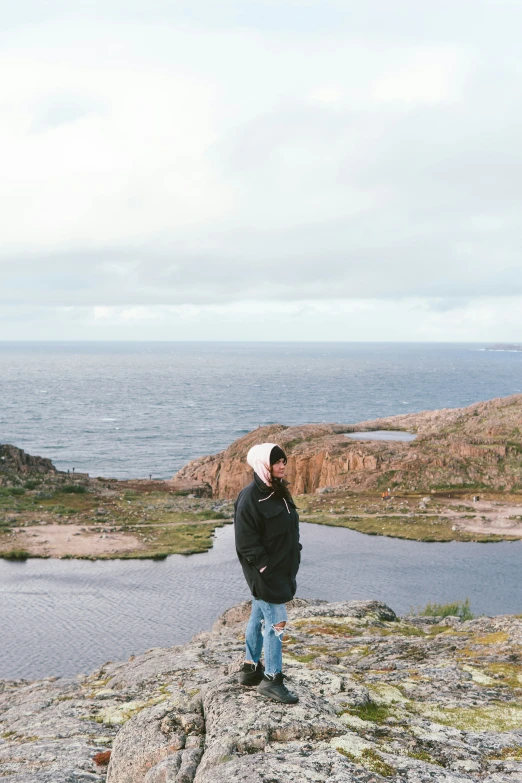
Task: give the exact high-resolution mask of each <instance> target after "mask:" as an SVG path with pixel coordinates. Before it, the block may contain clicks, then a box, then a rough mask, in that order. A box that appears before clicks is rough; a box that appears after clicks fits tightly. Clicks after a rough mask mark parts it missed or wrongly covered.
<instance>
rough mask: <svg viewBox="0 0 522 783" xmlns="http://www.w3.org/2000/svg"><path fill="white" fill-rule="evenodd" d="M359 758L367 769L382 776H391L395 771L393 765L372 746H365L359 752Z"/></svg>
mask: <svg viewBox="0 0 522 783" xmlns="http://www.w3.org/2000/svg"><path fill="white" fill-rule="evenodd" d="M361 759H362V761H363V764H364V766H365V767H366V768H367V769H370V770H371V771H372V772H376V773H377V775H382V777H383V778H391V777H392V776H393V775H395V773H396V772H397V770H396V769H395V767H392V765H391V764H388V763H387V762H386V761H385V760H384V759H383V758H382V756H380V755H379V754H378V753H377V751H376V750H373V749H372V748H365V749H364V750H363V752H362V753H361Z"/></svg>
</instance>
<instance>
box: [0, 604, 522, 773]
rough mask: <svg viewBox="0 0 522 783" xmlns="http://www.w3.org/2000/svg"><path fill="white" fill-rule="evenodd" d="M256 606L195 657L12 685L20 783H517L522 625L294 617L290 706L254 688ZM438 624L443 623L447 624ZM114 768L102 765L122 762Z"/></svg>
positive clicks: (376, 616)
mask: <svg viewBox="0 0 522 783" xmlns="http://www.w3.org/2000/svg"><path fill="white" fill-rule="evenodd" d="M249 609H250V607H249V603H248V602H245V603H243V604H241V605H240V606H238V607H234V608H233V609H231V610H229V611H228V612H226V613H225V614H224V615H223V616H222V617H221V618H220V619H219V620H218V621H217V622H216V624H215V626H214V629H213V631H212V632H205V633H201V634H198V635H197V636H196V637H194V639H193V640H192V641H191V642H189V643H188V644H186V645H183V646H179V647H174V648H172V649H154V650H150V651H148V652H147V653H144V654H143V655H139V656H136V657H132V658H131V659H130V660H129V661H128V662H125V663H108V664H105V665H104V666H103V667H102V668H101V669H100V670H99V671H98V672H95V673H94V674H93V675H91V676H89V677H80V678H78V679H77V680H70V681H60V680H53V679H48V680H43V681H41V682H33V683H28V682H9V683H4V684H3V686H2V692H1V693H0V710H1V713H0V721H1V729H0V734H1V739H0V776H2V775H4V776H6V778H7V779H8V780H9V781H11V782H12V783H87V781H89V782H91V781H92V783H95V782H98V783H101V782H102V781H103V780H105V778H106V780H107V783H268V781H271V782H272V783H287V781H289V782H292V781H293V782H294V783H378V782H379V781H385V780H388V781H393V782H394V783H428V781H429V782H430V783H464V781H474V782H477V783H478V781H484V783H485V782H486V781H487V783H520V781H521V780H522V702H521V699H520V697H521V695H522V646H521V645H522V619H521V618H519V617H508V616H504V617H493V618H487V617H481V618H478V619H474V620H468V621H466V622H461V621H460V620H459V618H457V617H453V618H451V617H450V618H446V619H445V620H443V621H441V622H438V623H437V621H436V618H432V617H418V618H404V619H399V618H397V617H396V616H395V614H394V612H393V611H392V610H391V609H390V608H389V607H387V606H386V605H384V604H382V603H380V602H377V601H341V602H338V603H326V602H324V601H314V600H303V599H296V600H294V601H293V602H292V603H291V604H289V625H288V638H287V641H286V642H285V647H284V665H285V672H286V674H287V675H288V676H289V678H290V686H291V688H292V689H294V690H295V691H296V692H297V693H298V694H299V697H300V701H299V703H298V704H296V705H293V706H283V705H279V704H275V703H273V702H269V701H266V700H265V699H264V698H263V697H262V696H260V695H259V694H258V693H257V690H256V689H255V688H254V689H248V688H242V687H240V686H239V685H238V683H237V671H238V669H239V666H240V661H241V658H242V651H243V632H244V627H245V622H246V619H247V617H248V614H249ZM439 619H440V618H439ZM107 748H110V750H111V754H110V762H109V766H108V771H107V769H106V768H105V767H102V766H100V765H99V764H97V763H96V761H98V762H100V763H102V762H103V761H104V760H106V758H107V756H108V755H109V754H108V752H107Z"/></svg>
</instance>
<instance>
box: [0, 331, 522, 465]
mask: <svg viewBox="0 0 522 783" xmlns="http://www.w3.org/2000/svg"><path fill="white" fill-rule="evenodd" d="M483 347H484V346H479V345H453V344H451V345H450V344H443V345H437V344H377V343H308V344H307V343H297V344H296V343H266V344H252V343H63V344H58V343H32V344H29V343H0V443H2V442H3V443H6V442H7V443H14V444H15V445H17V446H20V447H22V448H24V449H26V450H27V451H29V452H30V453H33V454H39V455H41V456H45V457H49V458H51V459H52V460H53V461H54V462H55V464H56V466H57V467H58V468H60V469H67V468H71V469H72V468H73V467H75V468H76V470H78V471H87V472H89V473H91V475H101V476H114V477H117V478H135V477H138V476H147V475H148V474H149V473H152V474H153V475H154V476H155V477H158V478H169V477H170V476H172V475H173V473H175V471H176V470H178V469H179V468H180V467H181V466H182V465H184V464H185V463H186V462H187V461H188V460H189V459H193V458H194V457H197V456H201V455H202V454H209V453H212V452H215V451H219V450H220V449H223V448H225V447H226V446H228V445H229V444H230V443H231V442H232V441H233V440H235V439H236V438H238V437H240V436H241V435H243V434H244V433H246V432H248V431H249V430H251V429H253V428H254V427H257V426H258V425H259V424H268V423H270V422H280V423H282V424H300V423H308V422H340V423H343V424H349V423H354V422H357V421H361V420H363V419H370V418H374V417H377V416H389V415H393V414H397V413H407V412H412V411H420V410H425V409H428V408H443V407H458V406H462V405H469V404H471V403H472V402H476V401H478V400H485V399H489V398H492V397H501V396H505V395H508V394H514V393H517V392H522V353H510V352H490V351H483V350H482V351H481V350H477V349H480V348H483Z"/></svg>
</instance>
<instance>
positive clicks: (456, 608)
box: [410, 598, 475, 620]
mask: <svg viewBox="0 0 522 783" xmlns="http://www.w3.org/2000/svg"><path fill="white" fill-rule="evenodd" d="M410 614H413V615H417V616H418V617H442V618H444V617H460V619H461V620H472V619H473V618H474V617H475V615H474V614H473V613H472V611H471V608H470V605H469V598H466V599H465V600H464V601H453V602H450V603H447V604H437V603H433V604H431V603H430V604H426V606H425V607H424V608H422V607H420V606H418V607H417V608H416V609H412V611H411V612H410Z"/></svg>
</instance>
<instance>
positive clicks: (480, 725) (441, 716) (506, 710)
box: [413, 702, 522, 732]
mask: <svg viewBox="0 0 522 783" xmlns="http://www.w3.org/2000/svg"><path fill="white" fill-rule="evenodd" d="M413 709H414V711H415V712H417V713H419V714H421V715H422V716H423V717H425V718H428V719H430V720H433V721H435V722H437V723H442V724H443V725H445V726H453V727H454V728H456V729H460V730H461V731H499V732H502V731H512V730H513V729H521V728H522V704H520V702H495V703H493V704H488V705H486V706H483V707H462V708H460V707H451V708H450V707H446V708H445V709H442V708H441V707H439V706H438V705H435V704H420V703H417V704H416V705H413Z"/></svg>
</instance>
